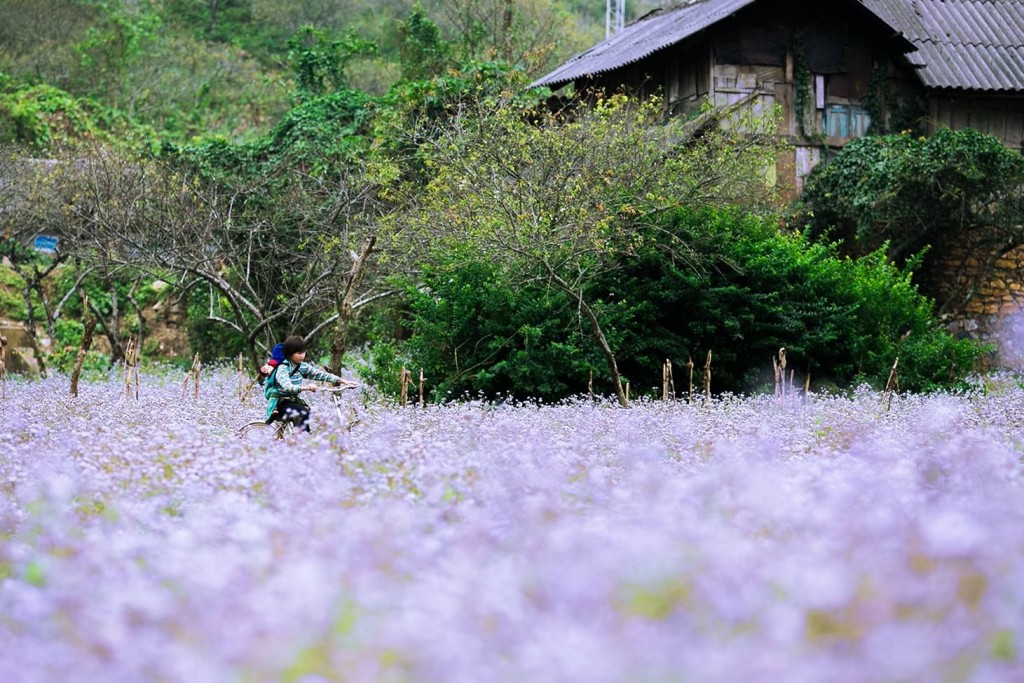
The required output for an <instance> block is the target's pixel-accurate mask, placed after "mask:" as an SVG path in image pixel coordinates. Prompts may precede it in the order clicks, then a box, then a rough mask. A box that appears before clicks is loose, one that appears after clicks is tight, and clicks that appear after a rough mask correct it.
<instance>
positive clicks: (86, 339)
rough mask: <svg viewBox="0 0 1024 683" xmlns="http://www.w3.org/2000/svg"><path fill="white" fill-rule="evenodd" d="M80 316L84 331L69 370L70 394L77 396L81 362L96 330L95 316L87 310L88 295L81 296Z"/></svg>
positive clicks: (83, 360)
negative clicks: (73, 362) (71, 367)
mask: <svg viewBox="0 0 1024 683" xmlns="http://www.w3.org/2000/svg"><path fill="white" fill-rule="evenodd" d="M82 318H83V320H84V322H85V332H83V333H82V344H81V345H80V346H79V347H78V355H77V356H76V357H75V366H74V368H73V369H72V370H71V395H72V396H76V397H77V396H78V378H79V377H80V376H81V374H82V363H84V362H85V354H86V353H88V351H89V347H91V346H92V336H93V333H94V332H95V331H96V318H94V317H93V316H92V314H91V313H90V312H89V297H87V296H83V297H82Z"/></svg>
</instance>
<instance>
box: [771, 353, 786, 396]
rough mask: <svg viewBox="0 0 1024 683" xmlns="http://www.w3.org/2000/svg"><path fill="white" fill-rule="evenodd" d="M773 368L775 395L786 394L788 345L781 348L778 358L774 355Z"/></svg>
mask: <svg viewBox="0 0 1024 683" xmlns="http://www.w3.org/2000/svg"><path fill="white" fill-rule="evenodd" d="M772 369H773V370H774V371H775V397H776V398H785V396H786V347H782V348H781V349H779V357H778V359H776V358H775V356H772Z"/></svg>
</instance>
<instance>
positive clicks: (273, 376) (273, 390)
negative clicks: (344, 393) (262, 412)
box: [263, 360, 343, 421]
mask: <svg viewBox="0 0 1024 683" xmlns="http://www.w3.org/2000/svg"><path fill="white" fill-rule="evenodd" d="M303 379H309V380H312V381H314V382H330V383H331V384H341V383H342V381H343V380H342V379H341V377H338V376H337V375H332V374H331V373H329V372H325V371H324V370H321V369H320V368H318V367H316V366H315V365H313V364H311V363H306V362H303V363H299V364H298V365H296V364H295V363H293V362H291V361H290V360H285V361H284V362H283V363H281V364H280V365H278V366H277V367H276V368H274V371H273V372H272V373H270V377H268V378H267V381H266V382H265V383H264V384H263V397H264V398H266V399H267V420H268V421H269V420H270V416H271V415H273V414H274V410H275V409H276V408H277V402H278V401H279V400H280V399H282V398H289V399H292V400H301V399H300V398H299V387H301V386H302V380H303Z"/></svg>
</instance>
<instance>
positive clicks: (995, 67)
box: [533, 0, 1024, 91]
mask: <svg viewBox="0 0 1024 683" xmlns="http://www.w3.org/2000/svg"><path fill="white" fill-rule="evenodd" d="M755 1H756V0H691V2H689V3H687V4H685V5H682V6H679V7H676V8H673V9H669V10H658V11H656V12H653V13H651V14H649V15H647V16H646V17H644V18H642V19H640V20H639V21H637V22H635V23H633V24H630V25H629V26H627V27H626V28H625V29H624V30H622V31H620V32H619V33H616V34H615V35H613V36H611V37H610V38H608V39H606V40H605V41H603V42H601V43H598V44H597V45H595V46H594V47H592V48H591V49H589V50H587V51H586V52H582V53H580V54H578V55H576V56H575V57H573V58H572V59H570V60H569V61H567V62H566V63H565V64H563V65H562V66H560V67H558V68H557V69H555V70H554V71H552V72H551V73H549V74H547V75H546V76H544V77H542V78H540V79H538V80H537V81H535V82H534V84H533V85H534V86H548V87H553V88H558V87H561V86H563V85H565V84H567V83H570V82H572V81H575V80H576V79H578V78H583V77H585V76H593V75H596V74H600V73H605V72H608V71H613V70H615V69H618V68H621V67H623V66H626V65H627V64H631V63H633V62H637V61H639V60H641V59H643V58H644V57H647V56H649V55H651V54H653V53H654V52H657V51H658V50H662V49H664V48H666V47H669V46H670V45H674V44H676V43H678V42H680V41H682V40H684V39H686V38H688V37H690V36H692V35H694V34H696V33H698V32H699V31H702V30H704V29H706V28H708V27H709V26H712V25H713V24H715V23H717V22H718V21H721V20H722V19H724V18H726V17H728V16H729V15H731V14H733V13H735V12H736V11H738V10H740V9H742V8H744V7H746V6H747V5H750V4H752V3H753V2H755ZM858 1H859V2H860V3H861V4H862V5H863V6H864V7H865V8H867V9H868V10H869V11H871V12H872V13H873V14H875V15H876V16H877V17H878V18H880V19H881V20H882V21H883V22H885V23H886V24H888V25H889V26H890V27H892V28H893V29H894V30H896V31H898V32H900V33H902V34H903V35H904V36H906V37H907V38H908V39H909V41H910V42H911V43H912V44H913V45H914V46H915V47H916V48H917V51H916V52H911V53H909V54H908V55H907V57H908V59H909V60H910V62H911V64H914V65H915V66H917V67H918V69H917V73H918V75H919V77H920V78H921V82H922V83H923V84H924V85H925V86H927V87H930V88H955V89H962V90H995V91H1000V90H1002V91H1006V90H1015V91H1020V90H1024V0H858Z"/></svg>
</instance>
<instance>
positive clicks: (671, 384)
mask: <svg viewBox="0 0 1024 683" xmlns="http://www.w3.org/2000/svg"><path fill="white" fill-rule="evenodd" d="M675 397H676V385H675V381H674V380H673V379H672V361H671V360H670V359H668V358H666V359H665V365H664V366H662V368H661V399H662V400H663V401H667V400H669V399H675Z"/></svg>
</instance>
